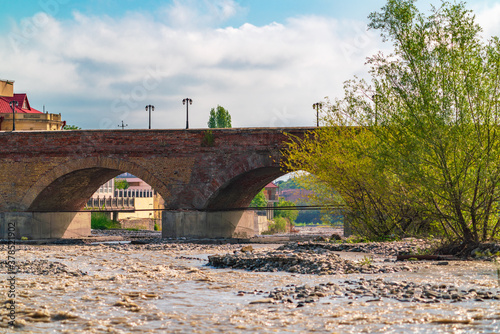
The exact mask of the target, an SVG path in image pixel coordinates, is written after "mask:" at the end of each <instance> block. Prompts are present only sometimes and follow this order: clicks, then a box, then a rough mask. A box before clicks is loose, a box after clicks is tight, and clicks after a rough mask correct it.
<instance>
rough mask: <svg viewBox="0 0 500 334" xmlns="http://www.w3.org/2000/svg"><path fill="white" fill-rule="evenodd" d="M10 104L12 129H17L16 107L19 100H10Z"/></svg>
mask: <svg viewBox="0 0 500 334" xmlns="http://www.w3.org/2000/svg"><path fill="white" fill-rule="evenodd" d="M9 105H10V107H11V108H12V131H16V107H17V106H18V105H19V104H18V103H17V101H10V102H9Z"/></svg>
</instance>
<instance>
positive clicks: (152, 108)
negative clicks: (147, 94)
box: [146, 104, 155, 130]
mask: <svg viewBox="0 0 500 334" xmlns="http://www.w3.org/2000/svg"><path fill="white" fill-rule="evenodd" d="M148 110H149V130H151V110H153V111H155V106H152V105H150V104H148V105H147V106H146V111H148Z"/></svg>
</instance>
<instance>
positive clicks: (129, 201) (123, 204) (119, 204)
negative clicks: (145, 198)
mask: <svg viewBox="0 0 500 334" xmlns="http://www.w3.org/2000/svg"><path fill="white" fill-rule="evenodd" d="M85 209H86V210H100V211H117V210H120V211H134V210H135V197H111V196H110V197H107V198H106V197H102V198H101V197H96V198H90V199H89V200H88V202H87V204H86V205H85Z"/></svg>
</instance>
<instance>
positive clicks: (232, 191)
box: [205, 167, 286, 210]
mask: <svg viewBox="0 0 500 334" xmlns="http://www.w3.org/2000/svg"><path fill="white" fill-rule="evenodd" d="M285 174H286V173H285V172H283V171H282V170H281V169H280V168H279V167H261V168H256V169H253V170H250V171H247V172H245V173H242V174H239V175H237V176H236V177H234V178H232V179H230V180H228V181H227V182H226V183H225V184H223V185H222V186H221V187H220V188H219V189H218V190H217V191H215V192H214V193H213V195H212V196H211V197H210V198H209V199H208V201H207V204H206V206H205V209H207V210H224V209H231V208H235V209H236V208H246V207H248V206H249V205H250V203H251V202H252V200H253V198H254V197H255V196H256V195H257V194H258V193H259V192H260V191H261V190H262V189H263V188H264V187H265V186H266V185H267V184H268V183H269V182H271V181H273V180H275V179H277V178H279V177H280V176H283V175H285Z"/></svg>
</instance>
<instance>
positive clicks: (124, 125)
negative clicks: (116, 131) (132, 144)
mask: <svg viewBox="0 0 500 334" xmlns="http://www.w3.org/2000/svg"><path fill="white" fill-rule="evenodd" d="M127 126H128V124H124V123H123V120H122V125H120V124H118V127H119V128H122V130H125V127H127ZM149 128H150V129H151V125H150V126H149Z"/></svg>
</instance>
